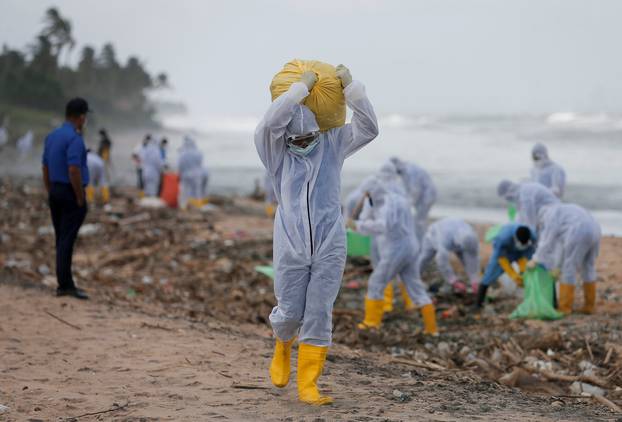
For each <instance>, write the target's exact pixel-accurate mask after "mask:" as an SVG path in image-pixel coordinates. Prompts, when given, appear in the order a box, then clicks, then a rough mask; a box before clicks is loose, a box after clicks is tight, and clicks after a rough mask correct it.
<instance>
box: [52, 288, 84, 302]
mask: <svg viewBox="0 0 622 422" xmlns="http://www.w3.org/2000/svg"><path fill="white" fill-rule="evenodd" d="M56 296H59V297H60V296H72V297H75V298H76V299H82V300H86V299H88V298H89V295H87V294H86V292H85V291H84V290H82V289H78V288H77V287H74V288H73V289H56Z"/></svg>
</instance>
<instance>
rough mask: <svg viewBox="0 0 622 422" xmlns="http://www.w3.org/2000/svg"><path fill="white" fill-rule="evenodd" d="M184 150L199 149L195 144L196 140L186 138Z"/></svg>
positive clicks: (183, 145)
mask: <svg viewBox="0 0 622 422" xmlns="http://www.w3.org/2000/svg"><path fill="white" fill-rule="evenodd" d="M181 147H182V148H185V149H191V148H196V147H197V143H196V142H194V139H192V138H191V137H189V136H184V142H183V144H182V145H181Z"/></svg>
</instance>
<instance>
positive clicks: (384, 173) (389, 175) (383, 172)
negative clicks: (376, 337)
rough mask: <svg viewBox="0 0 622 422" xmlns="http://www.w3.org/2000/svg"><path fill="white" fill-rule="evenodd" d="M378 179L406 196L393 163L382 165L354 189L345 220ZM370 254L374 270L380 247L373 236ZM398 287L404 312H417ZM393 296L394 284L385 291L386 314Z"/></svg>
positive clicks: (346, 203)
mask: <svg viewBox="0 0 622 422" xmlns="http://www.w3.org/2000/svg"><path fill="white" fill-rule="evenodd" d="M376 179H380V180H381V181H382V182H383V184H384V186H385V187H387V189H388V190H389V191H390V192H394V193H396V194H399V195H402V196H405V195H406V190H405V189H404V187H403V184H402V181H401V179H399V177H398V176H397V171H396V170H395V166H394V165H393V164H392V163H391V162H388V163H385V164H383V165H382V167H381V168H380V171H379V172H378V174H377V175H372V176H368V177H366V178H365V179H363V181H362V182H361V184H359V185H358V186H357V187H356V189H354V190H353V191H352V192H351V193H350V194H349V195H348V196H347V198H346V202H345V206H344V218H345V219H346V220H348V219H350V218H352V217H353V215H354V212H355V210H356V209H357V206H358V205H359V204H360V203H361V201H362V200H363V199H364V198H365V196H366V195H365V193H366V192H367V188H368V186H369V184H370V183H373V182H374V181H375V180H376ZM359 212H360V210H359ZM370 252H371V255H370V257H369V258H370V262H371V265H372V268H373V267H375V266H376V264H377V263H378V260H379V259H380V258H379V253H378V245H377V242H375V241H374V238H373V236H371V251H370ZM396 281H397V280H396ZM397 285H398V287H399V289H400V292H401V296H402V301H403V302H404V310H405V311H407V312H411V311H413V310H415V308H416V306H415V304H414V303H413V301H412V300H411V299H410V296H408V292H407V291H406V287H405V286H404V284H403V283H398V284H397ZM393 296H394V293H393V282H391V283H389V284H388V285H387V287H386V289H385V291H384V312H392V311H393Z"/></svg>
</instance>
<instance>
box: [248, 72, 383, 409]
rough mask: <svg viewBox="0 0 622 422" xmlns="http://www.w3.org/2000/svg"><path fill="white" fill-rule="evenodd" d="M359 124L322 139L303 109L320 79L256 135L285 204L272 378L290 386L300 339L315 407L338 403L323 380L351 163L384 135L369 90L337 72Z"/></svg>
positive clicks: (302, 371) (293, 96) (277, 229)
mask: <svg viewBox="0 0 622 422" xmlns="http://www.w3.org/2000/svg"><path fill="white" fill-rule="evenodd" d="M337 76H338V77H339V78H340V79H341V83H342V86H343V88H344V94H345V98H346V103H347V105H348V106H349V107H350V108H351V109H352V111H353V116H352V123H351V124H346V125H344V126H341V127H337V128H334V129H330V130H328V131H326V132H322V133H320V132H319V127H318V125H317V122H316V120H315V116H314V114H313V112H311V110H309V108H307V107H305V106H303V105H300V103H301V101H302V100H304V98H305V97H306V96H307V95H309V91H310V90H311V89H312V88H313V86H314V85H315V82H316V80H317V78H316V75H315V73H313V72H305V73H304V74H303V75H302V78H301V82H296V83H294V84H292V85H291V87H290V88H289V90H288V91H287V92H285V93H284V94H282V95H281V96H280V97H279V98H277V99H276V100H275V101H274V102H273V103H272V105H271V106H270V108H269V109H268V111H267V112H266V114H265V116H264V118H263V120H262V121H261V122H260V123H259V126H258V127H257V130H256V132H255V145H256V147H257V151H258V153H259V157H260V158H261V161H262V162H263V164H264V166H265V167H266V169H267V170H268V173H270V177H271V178H272V186H273V187H274V193H275V195H276V199H277V202H278V207H277V211H276V215H275V220H274V254H273V258H274V269H275V280H274V293H275V295H276V299H277V305H276V306H275V307H274V309H273V310H272V313H271V314H270V323H271V324H272V328H273V330H274V335H275V337H276V346H275V350H274V357H273V359H272V364H271V365H270V377H271V379H272V383H273V384H274V385H275V386H277V387H284V386H286V385H287V383H288V381H289V375H290V353H291V347H292V343H293V342H294V340H295V339H296V337H298V341H299V347H298V380H297V381H298V395H299V398H300V400H301V401H303V402H306V403H309V404H317V405H321V404H327V403H331V402H332V399H331V398H330V397H324V396H321V395H320V393H319V391H318V388H317V379H318V377H319V376H320V375H321V373H322V369H323V367H324V362H325V359H326V353H327V351H328V347H329V346H330V344H331V336H332V311H333V304H334V302H335V299H336V297H337V293H338V292H339V286H340V284H341V278H342V276H343V270H344V266H345V262H346V230H345V226H344V221H343V217H342V216H341V206H340V198H341V193H340V186H341V168H342V166H343V162H344V160H345V159H346V158H347V157H349V156H350V155H352V154H354V153H355V152H356V151H358V150H359V149H360V148H362V147H363V146H364V145H366V144H367V143H369V142H371V141H372V140H373V139H374V138H375V137H376V136H377V135H378V122H377V120H376V116H375V114H374V110H373V108H372V105H371V103H370V102H369V100H368V99H367V96H366V94H365V88H364V86H363V84H361V83H360V82H358V81H352V77H351V76H350V72H349V71H348V69H347V68H345V67H343V66H338V67H337Z"/></svg>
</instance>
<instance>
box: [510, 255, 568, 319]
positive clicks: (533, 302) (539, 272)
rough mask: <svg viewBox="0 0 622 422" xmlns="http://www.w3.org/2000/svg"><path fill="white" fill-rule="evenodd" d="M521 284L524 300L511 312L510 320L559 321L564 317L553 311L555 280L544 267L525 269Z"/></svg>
mask: <svg viewBox="0 0 622 422" xmlns="http://www.w3.org/2000/svg"><path fill="white" fill-rule="evenodd" d="M523 283H524V286H525V298H524V300H523V303H521V304H520V305H518V307H517V308H516V309H515V310H514V312H512V314H511V315H510V319H518V318H522V319H559V318H562V317H563V316H564V314H562V313H561V312H558V311H557V310H556V309H555V306H554V304H553V302H554V299H553V298H554V295H555V280H553V277H551V274H549V272H548V271H547V270H546V269H545V268H544V267H542V266H541V265H536V267H535V268H529V269H527V271H525V273H524V274H523Z"/></svg>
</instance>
